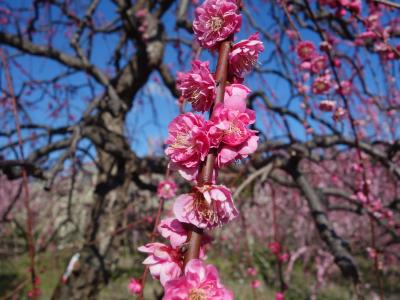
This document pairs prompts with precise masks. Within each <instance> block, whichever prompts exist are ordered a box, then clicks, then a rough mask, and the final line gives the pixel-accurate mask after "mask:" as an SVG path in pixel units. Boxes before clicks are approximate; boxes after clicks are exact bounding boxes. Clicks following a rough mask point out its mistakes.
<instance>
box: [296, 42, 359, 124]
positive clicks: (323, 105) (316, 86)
mask: <svg viewBox="0 0 400 300" xmlns="http://www.w3.org/2000/svg"><path fill="white" fill-rule="evenodd" d="M332 43H333V41H331V42H328V41H324V42H322V43H321V45H320V50H322V51H323V52H329V51H330V50H331V49H332V45H331V44H332ZM296 53H297V57H298V59H299V60H300V64H299V69H300V70H301V71H302V72H303V75H302V78H303V80H304V81H307V80H308V79H309V78H313V82H312V84H311V91H312V93H313V94H314V95H323V96H327V95H328V94H329V93H330V92H331V91H332V90H334V91H335V92H336V94H338V95H342V96H347V95H350V94H351V93H352V84H351V82H350V81H348V80H342V81H340V82H339V83H338V84H335V83H334V81H333V79H332V75H331V72H330V70H329V68H328V57H327V54H325V53H319V52H318V50H317V47H316V46H315V44H314V43H313V42H311V41H300V42H299V43H298V44H297V46H296ZM334 65H335V67H337V68H338V67H340V61H339V60H334ZM298 87H299V91H300V92H301V93H303V94H304V93H306V92H307V90H308V87H307V86H306V85H304V84H301V83H300V84H299V85H298ZM318 109H319V110H321V111H323V112H333V114H332V118H333V120H334V121H340V120H342V119H343V118H344V117H345V116H346V115H347V114H346V111H345V110H344V109H343V108H342V107H338V106H337V104H336V101H335V100H332V99H323V100H321V101H320V102H319V103H318Z"/></svg>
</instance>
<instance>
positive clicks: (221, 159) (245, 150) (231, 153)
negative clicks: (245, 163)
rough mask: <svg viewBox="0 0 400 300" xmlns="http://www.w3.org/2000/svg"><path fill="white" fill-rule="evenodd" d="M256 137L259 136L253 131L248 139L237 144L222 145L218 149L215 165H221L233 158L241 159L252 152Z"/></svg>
mask: <svg viewBox="0 0 400 300" xmlns="http://www.w3.org/2000/svg"><path fill="white" fill-rule="evenodd" d="M258 139H259V137H258V136H257V135H255V133H254V134H253V135H251V136H250V138H249V139H247V140H246V141H245V142H244V143H242V144H240V145H238V146H228V145H224V146H223V147H222V148H221V149H220V150H219V151H218V155H217V166H218V167H222V166H224V165H227V164H229V163H231V162H232V161H234V160H239V159H243V158H246V157H248V156H249V155H250V154H253V153H254V152H255V151H256V150H257V147H258Z"/></svg>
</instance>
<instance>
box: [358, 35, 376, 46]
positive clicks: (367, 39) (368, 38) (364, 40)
mask: <svg viewBox="0 0 400 300" xmlns="http://www.w3.org/2000/svg"><path fill="white" fill-rule="evenodd" d="M377 37H378V36H377V35H376V33H375V32H373V31H365V32H363V33H360V34H358V35H357V36H356V39H355V41H354V43H355V44H356V45H358V46H362V45H365V44H368V43H371V42H372V41H374V40H375V39H376V38H377Z"/></svg>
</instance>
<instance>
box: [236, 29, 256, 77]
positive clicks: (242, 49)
mask: <svg viewBox="0 0 400 300" xmlns="http://www.w3.org/2000/svg"><path fill="white" fill-rule="evenodd" d="M262 51H264V46H263V42H261V41H260V39H259V38H258V33H255V34H253V35H252V36H250V37H249V38H248V39H246V40H242V41H240V42H238V43H236V44H234V45H233V48H232V51H231V53H230V54H229V68H230V69H231V71H232V72H233V74H234V75H235V76H237V77H241V78H243V77H244V75H246V74H247V73H250V72H251V70H253V68H254V66H255V65H256V64H257V60H258V56H259V54H260V53H261V52H262Z"/></svg>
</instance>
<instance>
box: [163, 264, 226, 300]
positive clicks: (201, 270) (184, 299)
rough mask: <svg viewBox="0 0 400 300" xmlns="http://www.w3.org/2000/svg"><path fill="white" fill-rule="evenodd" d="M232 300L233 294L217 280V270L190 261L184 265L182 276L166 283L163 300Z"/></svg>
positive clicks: (210, 266) (211, 266)
mask: <svg viewBox="0 0 400 300" xmlns="http://www.w3.org/2000/svg"><path fill="white" fill-rule="evenodd" d="M188 299H193V300H194V299H199V300H202V299H204V300H205V299H207V300H233V293H232V292H231V291H229V290H228V289H226V288H225V287H224V286H223V285H222V284H221V283H220V280H219V275H218V271H217V269H216V268H215V267H214V266H213V265H205V264H204V263H203V261H201V260H199V259H192V260H191V261H189V263H188V264H187V265H186V268H185V274H184V276H182V277H180V278H178V279H175V280H171V281H168V282H167V284H166V285H165V294H164V298H163V300H188Z"/></svg>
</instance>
